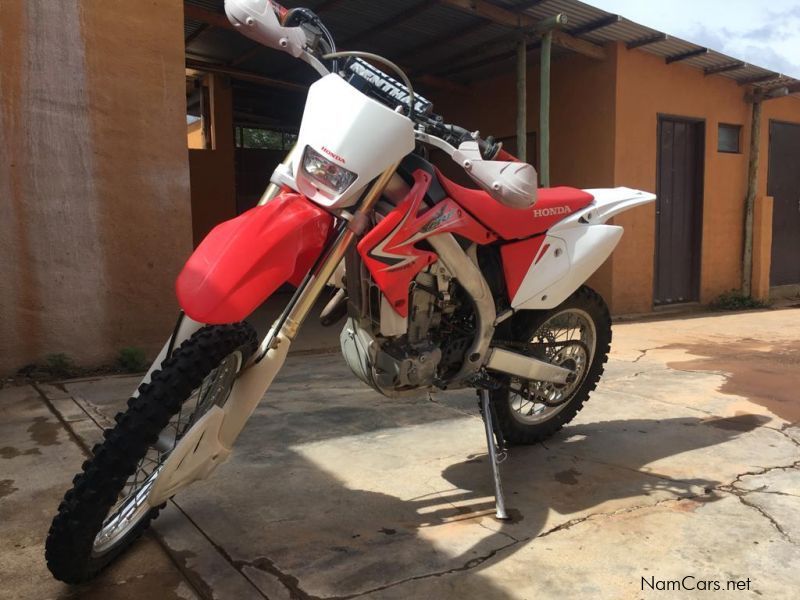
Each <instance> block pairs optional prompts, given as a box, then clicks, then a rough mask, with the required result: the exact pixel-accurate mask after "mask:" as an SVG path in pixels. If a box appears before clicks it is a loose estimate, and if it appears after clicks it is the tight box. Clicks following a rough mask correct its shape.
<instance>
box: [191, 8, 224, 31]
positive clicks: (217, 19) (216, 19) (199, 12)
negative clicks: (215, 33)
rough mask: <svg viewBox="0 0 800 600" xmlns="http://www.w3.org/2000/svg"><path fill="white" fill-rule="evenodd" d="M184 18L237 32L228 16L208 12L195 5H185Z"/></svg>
mask: <svg viewBox="0 0 800 600" xmlns="http://www.w3.org/2000/svg"><path fill="white" fill-rule="evenodd" d="M183 16H184V17H185V18H187V19H192V20H193V21H200V22H201V23H205V24H206V25H211V26H212V27H218V28H220V29H227V30H229V31H236V27H234V26H233V24H232V23H231V22H230V21H228V17H227V16H225V15H223V14H220V13H217V12H214V11H211V10H207V9H205V8H201V7H199V6H195V5H194V4H186V3H184V5H183Z"/></svg>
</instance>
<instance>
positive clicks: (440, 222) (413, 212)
mask: <svg viewBox="0 0 800 600" xmlns="http://www.w3.org/2000/svg"><path fill="white" fill-rule="evenodd" d="M412 176H413V178H414V185H413V186H412V188H411V190H410V191H409V192H408V195H407V196H406V197H405V198H404V199H403V201H402V202H400V204H398V205H397V207H396V208H395V209H394V210H393V211H392V212H390V213H389V214H388V215H386V217H385V218H384V219H383V220H382V221H381V222H380V223H378V224H377V225H376V226H375V227H373V228H372V229H371V230H370V231H369V232H368V233H367V234H366V235H365V236H364V237H363V238H362V239H361V241H360V242H359V243H358V253H359V254H360V255H361V258H362V260H363V261H364V264H365V265H366V266H367V269H369V272H370V274H371V275H372V278H373V279H374V280H375V283H376V284H377V286H378V287H379V288H380V290H381V292H383V294H384V295H385V296H386V298H387V299H388V300H389V303H390V304H391V306H392V308H393V309H394V311H395V312H396V313H397V314H399V315H400V316H402V317H405V316H407V315H408V286H409V285H410V284H411V280H412V279H414V278H415V277H416V276H417V274H418V273H419V272H420V271H422V269H424V268H425V267H427V266H428V265H429V264H431V263H433V262H435V261H436V260H437V257H436V254H434V253H433V252H429V251H428V250H421V249H419V248H417V247H416V244H417V243H418V242H421V241H422V240H424V239H425V238H428V237H430V236H432V235H438V234H440V233H448V232H450V233H457V234H459V235H460V236H462V237H464V238H466V239H468V240H470V241H473V242H475V243H477V244H489V243H491V242H493V241H495V240H496V239H497V236H496V235H495V234H494V233H492V232H491V231H489V230H488V229H487V228H486V227H484V226H483V225H481V224H480V223H479V222H478V221H477V220H476V219H474V218H473V217H472V216H471V215H470V214H469V213H468V212H466V211H465V210H463V209H462V208H461V207H460V206H459V205H458V204H456V203H455V202H454V201H453V200H452V199H450V198H447V199H445V200H443V201H442V202H439V203H438V204H437V205H436V206H433V207H428V206H427V205H425V204H424V203H423V199H424V197H425V192H427V191H428V188H429V187H430V185H431V181H432V176H431V174H430V173H427V172H425V171H423V170H421V169H418V170H416V171H414V173H412Z"/></svg>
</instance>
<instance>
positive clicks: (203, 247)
mask: <svg viewBox="0 0 800 600" xmlns="http://www.w3.org/2000/svg"><path fill="white" fill-rule="evenodd" d="M332 229H333V216H332V215H331V214H330V213H328V212H326V211H325V210H323V209H322V208H320V207H319V206H317V205H316V204H314V203H312V202H311V201H310V200H308V199H307V198H306V197H305V196H302V195H300V194H295V193H284V194H281V195H279V196H277V197H276V198H274V199H273V200H271V201H270V202H268V203H267V204H265V205H263V206H256V207H255V208H253V209H250V210H248V211H247V212H245V213H243V214H241V215H239V216H238V217H236V218H235V219H231V220H230V221H225V222H224V223H220V224H219V225H217V226H216V227H215V228H214V229H212V230H211V232H210V233H209V234H208V235H207V236H206V238H205V239H204V240H203V241H202V242H201V243H200V245H199V246H198V247H197V249H195V251H194V253H193V254H192V256H191V257H189V260H188V261H187V262H186V265H185V266H184V267H183V270H182V271H181V273H180V275H179V276H178V280H177V281H176V282H175V292H176V294H177V296H178V302H179V304H180V306H181V308H182V309H183V311H184V312H185V313H186V314H187V315H188V316H189V317H191V318H192V319H194V320H195V321H199V322H201V323H209V324H220V323H234V322H236V321H241V320H242V319H244V318H246V317H247V316H248V315H249V314H250V313H252V312H253V311H254V310H255V309H256V308H257V307H258V306H259V305H260V304H261V303H262V302H264V300H266V299H267V298H269V297H270V296H271V295H272V293H273V292H275V290H277V289H278V288H279V287H280V286H281V285H283V284H284V283H285V282H287V281H288V282H289V283H291V284H292V285H298V284H299V283H300V281H302V279H303V277H304V276H305V274H306V273H307V272H308V270H309V269H310V268H311V267H312V265H313V264H314V261H315V260H316V259H317V257H318V256H319V255H320V253H321V252H322V250H323V248H324V246H325V242H326V241H327V239H328V236H329V235H330V233H331V231H332Z"/></svg>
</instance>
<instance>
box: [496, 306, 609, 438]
mask: <svg viewBox="0 0 800 600" xmlns="http://www.w3.org/2000/svg"><path fill="white" fill-rule="evenodd" d="M564 342H570V343H571V344H565V345H563V346H557V344H559V343H564ZM530 343H531V344H537V343H538V344H546V343H547V344H554V345H556V346H554V347H552V348H548V349H546V350H545V351H544V356H537V358H540V359H541V360H546V361H547V362H551V363H553V364H566V363H567V361H572V363H570V366H572V365H573V364H574V365H575V372H576V377H575V380H574V381H573V382H572V383H569V384H566V385H564V386H557V385H555V384H552V383H548V382H543V381H525V380H520V379H519V378H516V377H512V378H511V389H510V390H509V397H508V402H509V407H510V409H511V414H512V416H513V417H514V419H516V420H517V421H519V422H520V423H522V424H523V425H538V424H541V423H544V422H545V421H549V420H550V419H552V418H553V417H555V416H556V415H557V414H558V413H560V412H561V411H562V410H564V408H565V407H566V406H567V405H568V404H569V403H570V401H571V400H572V399H573V398H574V397H575V394H576V393H577V391H578V390H579V389H580V387H581V386H582V385H583V382H584V381H585V379H586V376H587V374H588V373H589V370H590V368H591V365H592V362H593V360H594V356H595V351H596V348H597V328H596V327H595V323H594V320H593V319H592V317H591V315H589V313H587V312H586V311H585V310H582V309H579V308H566V309H564V310H562V311H559V312H557V313H556V314H554V315H552V316H551V317H549V318H548V319H547V320H546V321H545V322H544V323H542V325H540V326H539V327H538V328H537V330H536V332H535V333H534V334H533V337H532V339H531V340H530Z"/></svg>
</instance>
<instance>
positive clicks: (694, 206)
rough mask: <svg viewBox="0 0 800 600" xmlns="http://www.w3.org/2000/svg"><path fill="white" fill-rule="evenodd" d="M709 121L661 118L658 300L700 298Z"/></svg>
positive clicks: (659, 120)
mask: <svg viewBox="0 0 800 600" xmlns="http://www.w3.org/2000/svg"><path fill="white" fill-rule="evenodd" d="M704 151H705V124H704V123H703V122H702V121H696V120H690V119H681V118H676V117H659V119H658V158H657V161H658V164H657V173H656V194H657V195H658V199H657V200H656V256H655V261H656V262H655V282H654V291H653V299H654V303H655V304H657V305H658V304H674V303H678V302H691V301H693V300H697V299H698V298H699V287H700V239H701V229H702V219H703V153H704Z"/></svg>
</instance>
